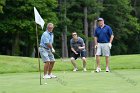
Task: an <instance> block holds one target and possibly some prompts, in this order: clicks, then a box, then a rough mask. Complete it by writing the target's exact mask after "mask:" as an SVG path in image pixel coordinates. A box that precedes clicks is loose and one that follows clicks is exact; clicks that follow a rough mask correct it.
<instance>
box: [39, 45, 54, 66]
mask: <svg viewBox="0 0 140 93" xmlns="http://www.w3.org/2000/svg"><path fill="white" fill-rule="evenodd" d="M39 52H40V56H41V58H42V61H43V62H44V63H46V62H55V58H54V55H53V53H52V52H51V50H48V49H45V48H43V47H39Z"/></svg>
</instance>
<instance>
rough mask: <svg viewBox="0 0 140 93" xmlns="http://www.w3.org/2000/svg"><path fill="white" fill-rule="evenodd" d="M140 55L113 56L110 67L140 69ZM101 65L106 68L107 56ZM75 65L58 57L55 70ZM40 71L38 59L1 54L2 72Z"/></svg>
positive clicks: (90, 64)
mask: <svg viewBox="0 0 140 93" xmlns="http://www.w3.org/2000/svg"><path fill="white" fill-rule="evenodd" d="M76 62H77V64H78V68H79V69H80V70H81V69H82V61H81V59H78V60H77V61H76ZM139 62H140V55H119V56H111V58H110V68H111V69H112V70H115V69H140V64H139ZM40 64H41V71H43V63H42V60H41V59H40ZM101 67H102V69H105V58H104V57H101ZM72 69H73V67H72V65H71V63H70V59H56V64H55V66H54V70H55V71H70V70H72ZM87 69H88V70H93V69H95V59H94V57H91V58H87ZM37 71H38V59H37V58H29V57H17V56H3V55H1V56H0V74H2V73H16V72H37Z"/></svg>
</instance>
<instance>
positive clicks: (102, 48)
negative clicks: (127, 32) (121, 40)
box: [96, 43, 110, 56]
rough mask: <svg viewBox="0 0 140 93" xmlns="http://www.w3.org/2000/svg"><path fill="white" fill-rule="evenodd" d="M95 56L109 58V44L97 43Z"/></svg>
mask: <svg viewBox="0 0 140 93" xmlns="http://www.w3.org/2000/svg"><path fill="white" fill-rule="evenodd" d="M96 55H102V56H110V48H109V43H98V47H97V52H96Z"/></svg>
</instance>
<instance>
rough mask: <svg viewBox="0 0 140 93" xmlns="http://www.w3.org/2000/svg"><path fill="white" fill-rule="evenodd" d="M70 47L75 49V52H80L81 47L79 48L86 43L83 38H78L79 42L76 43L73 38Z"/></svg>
mask: <svg viewBox="0 0 140 93" xmlns="http://www.w3.org/2000/svg"><path fill="white" fill-rule="evenodd" d="M70 46H71V48H74V50H75V51H80V50H79V49H78V47H79V46H80V47H83V46H85V43H84V40H83V39H82V38H81V37H78V40H77V41H74V39H73V38H72V39H71V40H70ZM84 50H85V49H84Z"/></svg>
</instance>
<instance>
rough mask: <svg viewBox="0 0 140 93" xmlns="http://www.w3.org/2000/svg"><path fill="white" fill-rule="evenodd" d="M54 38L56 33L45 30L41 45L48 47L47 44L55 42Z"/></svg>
mask: <svg viewBox="0 0 140 93" xmlns="http://www.w3.org/2000/svg"><path fill="white" fill-rule="evenodd" d="M53 39H54V35H53V33H52V32H49V31H48V30H47V31H45V32H44V33H43V34H42V36H41V41H40V46H42V47H44V48H48V47H47V44H48V43H49V44H51V45H52V44H53Z"/></svg>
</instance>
